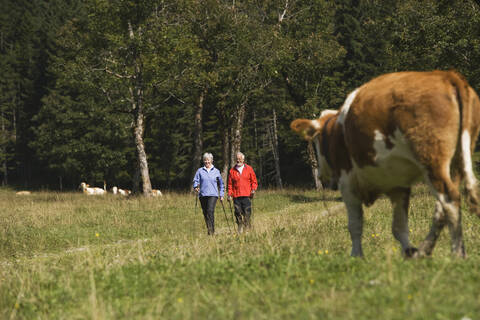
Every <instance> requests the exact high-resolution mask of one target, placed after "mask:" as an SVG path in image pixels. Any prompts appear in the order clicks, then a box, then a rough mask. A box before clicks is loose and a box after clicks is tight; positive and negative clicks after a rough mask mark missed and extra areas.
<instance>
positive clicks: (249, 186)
mask: <svg viewBox="0 0 480 320" xmlns="http://www.w3.org/2000/svg"><path fill="white" fill-rule="evenodd" d="M244 165H245V167H244V168H243V171H242V174H240V172H239V171H238V170H237V167H236V166H235V167H233V168H232V169H230V171H229V173H228V195H229V196H233V197H234V198H237V197H249V196H250V194H251V193H252V190H253V191H255V190H257V186H258V183H257V177H256V176H255V172H253V169H252V167H250V166H249V165H248V164H244Z"/></svg>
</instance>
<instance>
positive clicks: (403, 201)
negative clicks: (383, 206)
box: [388, 188, 417, 257]
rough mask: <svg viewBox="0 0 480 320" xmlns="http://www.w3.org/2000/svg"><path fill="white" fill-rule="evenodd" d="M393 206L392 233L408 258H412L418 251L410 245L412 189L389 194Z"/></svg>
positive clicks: (403, 189)
mask: <svg viewBox="0 0 480 320" xmlns="http://www.w3.org/2000/svg"><path fill="white" fill-rule="evenodd" d="M388 197H389V198H390V201H391V202H392V206H393V222H392V233H393V235H394V237H395V239H397V240H398V242H400V244H401V245H402V249H403V252H404V254H405V256H406V257H412V256H413V255H414V254H415V253H416V252H417V249H416V248H414V247H413V246H412V245H411V244H410V240H409V238H408V234H409V229H408V206H409V202H410V188H398V189H395V190H394V191H392V192H390V193H389V194H388Z"/></svg>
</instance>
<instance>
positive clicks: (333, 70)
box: [0, 0, 480, 194]
mask: <svg viewBox="0 0 480 320" xmlns="http://www.w3.org/2000/svg"><path fill="white" fill-rule="evenodd" d="M0 6H1V8H2V10H1V11H0V71H1V74H2V77H1V78H0V180H1V184H2V185H3V186H11V187H15V188H22V189H23V188H28V189H35V188H36V189H51V190H66V191H68V190H74V189H77V188H78V185H79V184H80V182H81V181H86V182H87V183H89V184H91V185H98V186H102V185H103V183H104V181H105V182H106V183H107V186H109V187H111V186H113V185H117V186H122V187H127V188H131V189H133V190H134V191H135V192H142V191H143V193H145V194H148V193H149V192H151V189H152V188H157V189H161V190H162V191H163V190H187V189H188V188H189V187H190V185H191V180H192V177H193V173H194V171H195V170H196V169H197V168H198V167H199V166H201V164H202V162H201V157H202V154H203V153H204V152H211V153H213V155H214V161H215V162H214V164H215V166H216V167H217V168H219V169H220V171H221V172H222V173H223V174H224V175H226V173H227V169H228V168H229V167H230V166H231V165H232V164H233V158H234V155H235V153H236V152H237V151H239V150H241V151H242V152H243V153H244V154H245V155H246V162H247V163H249V164H250V165H252V166H253V168H254V169H255V171H256V174H257V177H258V179H259V183H260V186H261V187H263V188H283V187H288V186H300V187H307V188H309V187H311V188H313V187H315V186H316V187H318V185H315V180H314V179H313V176H312V167H314V166H315V163H314V161H312V159H311V158H312V157H311V156H310V155H311V152H312V149H311V146H309V145H308V144H307V143H306V142H305V141H303V140H301V139H299V138H298V136H296V135H295V134H293V132H292V131H291V130H290V128H289V124H290V122H291V121H292V120H293V119H295V118H298V117H303V118H314V117H316V116H318V115H319V114H320V112H321V111H322V110H325V109H336V108H338V107H340V106H341V105H342V103H343V101H344V99H345V97H346V96H347V94H348V93H349V92H350V91H352V90H353V89H355V88H356V87H358V86H359V85H361V84H362V83H364V82H366V81H368V80H370V79H372V78H373V77H375V76H378V75H380V74H383V73H387V72H396V71H406V70H415V71H423V70H434V69H440V70H449V69H455V70H457V71H459V72H460V73H461V74H463V75H464V76H465V78H466V79H467V80H468V82H469V83H470V85H471V86H472V87H473V88H474V89H475V90H477V92H480V65H479V62H480V6H479V4H478V3H476V2H475V1H472V0H448V1H447V0H391V1H380V0H336V1H329V0H243V1H240V0H137V1H132V0H34V1H30V0H0Z"/></svg>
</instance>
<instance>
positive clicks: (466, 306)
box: [0, 186, 480, 320]
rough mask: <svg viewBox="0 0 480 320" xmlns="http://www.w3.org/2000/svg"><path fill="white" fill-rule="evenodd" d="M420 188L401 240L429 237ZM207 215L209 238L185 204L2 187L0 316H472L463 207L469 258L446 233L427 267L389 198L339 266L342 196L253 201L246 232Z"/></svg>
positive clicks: (477, 263)
mask: <svg viewBox="0 0 480 320" xmlns="http://www.w3.org/2000/svg"><path fill="white" fill-rule="evenodd" d="M433 206H434V202H433V199H432V198H431V197H430V196H429V194H428V192H427V191H426V189H425V188H424V187H422V186H419V187H417V188H416V189H415V192H414V194H413V198H412V201H411V215H410V217H411V220H410V221H411V224H410V228H411V235H412V240H413V242H414V243H416V244H418V243H419V242H420V241H421V240H422V239H423V238H424V237H425V235H426V233H427V232H428V229H429V225H430V221H431V216H432V212H433ZM225 212H226V214H227V217H228V219H229V220H228V224H227V221H226V220H225V217H224V212H223V209H222V206H221V204H220V203H218V204H217V208H216V213H215V219H216V222H215V225H216V230H217V234H216V236H214V237H209V236H207V235H206V227H205V225H204V222H203V217H202V216H201V210H200V208H199V204H197V208H196V207H195V198H194V197H193V195H191V194H178V193H176V194H167V195H165V196H164V197H162V198H155V199H143V198H130V199H126V198H121V197H114V196H111V195H109V196H105V197H87V196H84V195H82V194H77V193H75V194H74V193H47V192H45V193H34V194H32V195H31V196H15V194H14V192H13V191H11V190H6V189H4V190H1V189H0V231H1V234H0V318H1V319H47V318H48V319H160V318H165V319H459V320H460V319H462V318H464V319H467V318H470V319H478V318H480V285H479V283H480V272H479V271H478V270H479V267H480V257H479V255H480V249H479V247H480V246H479V244H480V236H479V233H478V230H479V225H480V221H477V220H478V219H477V218H476V217H473V216H472V215H471V214H469V213H468V212H467V210H464V212H465V214H464V222H463V223H464V236H465V241H466V247H467V253H468V258H467V259H454V258H453V257H452V256H451V255H450V249H449V246H450V243H449V236H448V233H447V232H445V231H444V233H443V234H442V237H441V239H440V241H439V243H438V245H437V247H436V249H435V251H434V254H433V257H432V258H428V259H420V260H404V259H403V258H402V256H401V254H400V249H399V246H398V244H397V243H396V242H395V241H394V240H393V236H392V235H391V231H390V230H391V208H390V204H389V203H388V201H387V200H386V199H380V200H379V201H377V203H376V204H375V205H374V206H372V207H370V208H368V209H366V212H365V219H366V220H365V226H364V236H363V239H364V252H365V256H366V257H365V259H353V258H350V257H349V251H350V237H349V235H348V232H347V228H346V225H347V223H346V214H345V210H344V207H343V205H342V203H341V199H340V196H339V194H338V193H335V192H325V193H322V192H320V193H319V192H315V191H310V190H286V191H260V192H259V193H258V195H257V197H256V198H255V200H254V230H253V231H251V232H249V233H247V234H243V235H236V234H235V232H234V231H233V226H232V221H231V212H230V208H229V206H228V203H225Z"/></svg>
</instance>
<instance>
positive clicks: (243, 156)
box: [236, 151, 245, 160]
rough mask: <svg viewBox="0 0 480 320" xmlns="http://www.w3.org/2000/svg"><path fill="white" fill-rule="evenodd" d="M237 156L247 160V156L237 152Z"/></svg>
mask: <svg viewBox="0 0 480 320" xmlns="http://www.w3.org/2000/svg"><path fill="white" fill-rule="evenodd" d="M236 156H237V157H238V156H242V158H243V160H245V155H244V154H243V153H241V152H240V151H238V152H237V154H236Z"/></svg>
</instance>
